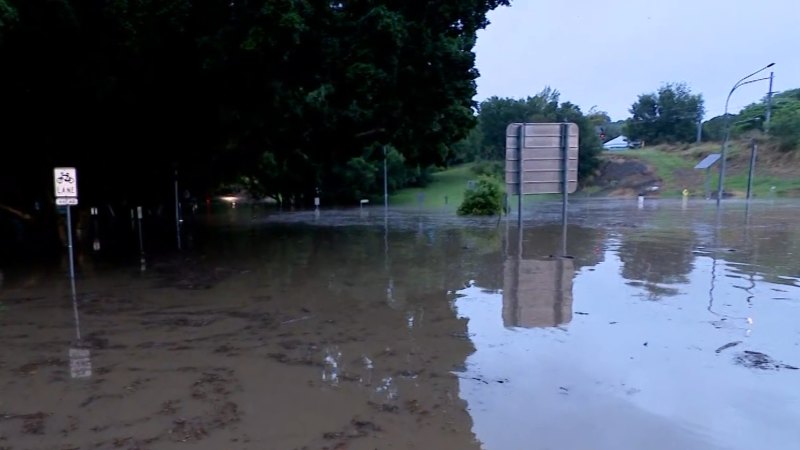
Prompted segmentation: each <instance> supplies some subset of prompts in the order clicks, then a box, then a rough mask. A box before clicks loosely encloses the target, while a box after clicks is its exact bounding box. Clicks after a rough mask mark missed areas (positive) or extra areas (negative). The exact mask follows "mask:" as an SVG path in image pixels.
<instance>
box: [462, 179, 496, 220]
mask: <svg viewBox="0 0 800 450" xmlns="http://www.w3.org/2000/svg"><path fill="white" fill-rule="evenodd" d="M502 209H503V193H502V192H501V190H500V185H499V184H498V183H497V181H495V180H494V179H492V178H491V177H488V176H482V177H480V178H478V183H477V184H476V186H475V189H470V190H467V192H465V193H464V201H463V202H462V203H461V206H459V207H458V215H459V216H493V215H495V214H500V211H502Z"/></svg>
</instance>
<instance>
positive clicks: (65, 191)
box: [53, 167, 78, 205]
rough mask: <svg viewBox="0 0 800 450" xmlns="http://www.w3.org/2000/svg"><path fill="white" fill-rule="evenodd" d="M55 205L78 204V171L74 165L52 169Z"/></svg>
mask: <svg viewBox="0 0 800 450" xmlns="http://www.w3.org/2000/svg"><path fill="white" fill-rule="evenodd" d="M53 182H54V186H55V192H56V205H77V204H78V172H77V170H75V168H74V167H56V168H55V169H53Z"/></svg>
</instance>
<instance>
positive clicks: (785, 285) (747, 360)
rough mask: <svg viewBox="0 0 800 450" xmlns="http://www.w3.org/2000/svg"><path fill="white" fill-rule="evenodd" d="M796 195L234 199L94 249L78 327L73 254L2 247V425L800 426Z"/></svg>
mask: <svg viewBox="0 0 800 450" xmlns="http://www.w3.org/2000/svg"><path fill="white" fill-rule="evenodd" d="M798 217H800V204H798V203H788V202H787V203H783V202H763V203H754V204H753V205H751V206H750V207H749V208H747V209H745V206H744V204H741V203H736V202H733V201H731V202H726V203H725V207H724V209H723V210H722V211H721V212H718V211H717V210H716V209H715V208H714V207H713V205H712V204H711V203H706V202H703V201H692V202H689V203H682V202H680V201H668V200H648V201H647V202H646V203H645V204H644V205H643V206H638V205H637V203H636V201H635V200H633V201H628V200H624V201H622V200H617V201H612V200H582V201H577V202H573V204H572V205H571V208H570V225H569V226H568V228H567V234H566V255H567V256H569V257H563V256H564V255H563V251H562V242H563V238H564V237H565V236H564V235H563V234H562V227H561V225H560V220H559V219H560V216H559V205H556V204H546V203H542V204H536V205H532V206H531V207H530V210H529V211H528V217H527V218H526V220H525V226H524V228H523V229H522V230H521V232H520V230H519V229H518V228H517V227H516V221H515V220H514V218H512V220H510V221H506V220H505V219H504V220H502V221H500V222H498V221H497V219H485V220H484V219H459V218H455V217H454V216H453V214H452V213H451V212H441V211H430V210H428V211H412V210H407V211H392V212H391V213H390V214H389V215H388V217H384V215H383V211H382V210H380V209H369V210H364V211H359V210H350V211H323V212H322V213H321V214H319V215H315V214H313V213H308V212H297V213H282V214H270V215H262V214H256V215H255V216H253V215H252V214H251V213H250V212H249V211H245V210H230V211H228V212H225V213H222V214H217V215H215V216H210V217H207V218H205V219H204V220H205V223H206V225H205V226H203V227H199V230H198V235H197V238H196V239H195V242H194V247H193V249H192V250H190V251H188V252H185V253H183V254H180V255H172V256H170V255H164V256H159V257H151V258H150V260H149V261H148V263H147V270H145V271H144V272H141V271H140V270H139V259H138V258H139V257H138V255H131V258H130V264H127V265H126V264H123V263H116V264H101V263H100V262H95V261H94V258H93V256H92V255H91V253H88V252H87V253H80V254H79V257H78V269H79V277H78V285H77V288H78V305H77V306H78V317H79V323H80V327H79V328H76V320H75V315H74V311H73V306H72V302H71V296H70V287H69V283H68V280H67V278H66V262H64V263H62V265H61V266H60V267H33V268H29V267H14V266H8V267H3V268H2V269H3V270H4V272H3V273H4V275H3V276H0V343H2V346H3V348H2V350H1V351H0V449H14V450H20V449H54V450H66V449H128V450H134V449H152V450H160V449H167V450H169V449H178V448H195V449H326V448H327V449H340V450H341V449H487V450H495V449H499V450H507V449H642V448H647V449H748V450H750V449H796V448H800V427H798V426H797V424H798V423H800V370H797V367H800V324H799V323H800V322H798V317H800V227H799V226H798V225H797V218H798ZM520 238H521V239H520ZM76 333H80V335H81V339H80V340H78V339H77V335H76ZM187 445H190V446H191V447H187Z"/></svg>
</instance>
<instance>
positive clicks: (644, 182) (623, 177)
mask: <svg viewBox="0 0 800 450" xmlns="http://www.w3.org/2000/svg"><path fill="white" fill-rule="evenodd" d="M598 172H599V175H598V176H597V178H595V181H594V184H595V185H596V186H598V187H600V192H601V193H602V194H605V195H609V196H636V195H639V194H640V193H642V192H647V191H648V190H650V189H651V188H652V187H654V186H659V187H660V186H661V184H662V180H661V178H660V177H658V175H656V173H655V170H654V168H653V167H652V166H650V165H648V164H645V163H644V162H642V161H639V160H636V159H628V158H622V157H615V156H610V157H607V158H605V159H604V160H603V162H602V163H601V164H600V169H599V171H598Z"/></svg>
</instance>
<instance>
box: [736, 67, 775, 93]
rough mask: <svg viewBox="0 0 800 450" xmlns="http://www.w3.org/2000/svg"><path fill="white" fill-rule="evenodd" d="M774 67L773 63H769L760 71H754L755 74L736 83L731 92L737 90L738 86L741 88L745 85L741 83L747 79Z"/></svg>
mask: <svg viewBox="0 0 800 450" xmlns="http://www.w3.org/2000/svg"><path fill="white" fill-rule="evenodd" d="M774 65H775V63H769V64H767V65H766V66H764V67H762V68H761V69H759V70H756V71H755V72H753V73H751V74H750V75H748V76H746V77H744V78H742V79H741V80H739V81H737V82H736V84H735V85H734V86H733V89H732V90H731V92H733V91H735V90H736V88H738V87H739V86H741V85H743V84H747V83H743V81H745V80H747V79H748V78H750V77H752V76H755V75H758V74H759V73H761V72H763V71H765V70H767V69H769V68H770V67H772V66H774Z"/></svg>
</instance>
